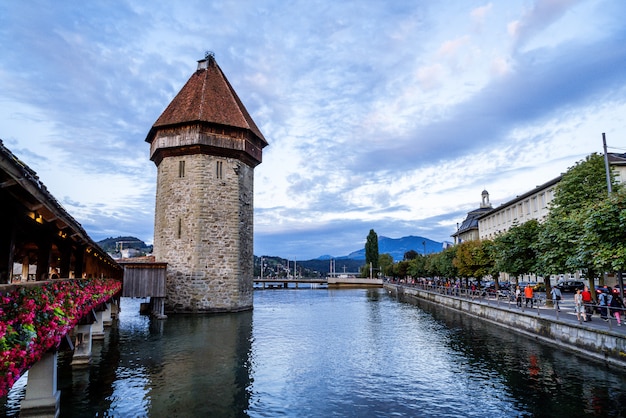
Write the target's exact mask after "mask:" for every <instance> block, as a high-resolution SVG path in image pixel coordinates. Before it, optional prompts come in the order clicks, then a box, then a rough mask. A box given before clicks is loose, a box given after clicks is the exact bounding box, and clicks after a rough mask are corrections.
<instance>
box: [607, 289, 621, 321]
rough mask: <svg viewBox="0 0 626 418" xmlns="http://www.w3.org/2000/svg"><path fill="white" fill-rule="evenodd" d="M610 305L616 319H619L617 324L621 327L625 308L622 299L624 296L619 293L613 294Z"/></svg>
mask: <svg viewBox="0 0 626 418" xmlns="http://www.w3.org/2000/svg"><path fill="white" fill-rule="evenodd" d="M609 306H611V315H612V316H614V317H615V320H616V321H617V326H618V327H621V326H622V309H624V302H623V301H622V298H621V297H619V295H612V297H611V302H610V305H609Z"/></svg>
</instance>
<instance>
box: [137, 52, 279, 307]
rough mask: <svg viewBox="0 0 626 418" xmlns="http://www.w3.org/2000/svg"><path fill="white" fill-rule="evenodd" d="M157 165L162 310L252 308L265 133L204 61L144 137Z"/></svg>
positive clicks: (210, 58) (156, 236) (212, 65)
mask: <svg viewBox="0 0 626 418" xmlns="http://www.w3.org/2000/svg"><path fill="white" fill-rule="evenodd" d="M146 141H147V142H148V143H150V159H151V160H152V161H154V163H155V164H156V166H157V187H156V189H157V190H156V205H155V223H154V256H155V259H156V261H157V262H165V263H167V273H166V291H167V296H166V300H165V311H166V312H169V313H176V312H193V313H211V312H237V311H243V310H249V309H252V300H253V259H254V256H253V192H254V189H253V186H254V167H256V166H257V165H258V164H260V163H261V153H262V149H263V148H264V147H265V146H266V145H267V142H266V140H265V138H264V137H263V134H261V132H260V130H259V129H258V127H257V126H256V124H255V123H254V121H253V120H252V118H251V117H250V115H249V113H248V111H247V110H246V109H245V107H244V105H243V104H242V102H241V100H240V99H239V97H238V96H237V94H236V93H235V91H234V89H233V88H232V86H231V85H230V83H229V82H228V80H227V79H226V77H225V75H224V73H223V72H222V70H221V69H220V67H219V66H218V65H217V63H216V61H215V58H214V57H213V56H212V55H208V56H207V57H206V58H205V59H204V60H200V61H198V69H197V71H196V72H195V73H194V74H193V75H192V76H191V78H190V79H189V81H187V83H186V84H185V86H184V87H183V88H182V90H181V91H180V92H179V93H178V94H177V95H176V97H175V98H174V99H173V100H172V102H171V103H170V104H169V106H168V107H167V108H166V109H165V111H164V112H163V113H162V114H161V116H160V117H159V118H158V119H157V121H156V122H155V124H154V125H153V126H152V129H151V130H150V133H149V134H148V136H147V138H146Z"/></svg>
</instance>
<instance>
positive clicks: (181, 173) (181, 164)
mask: <svg viewBox="0 0 626 418" xmlns="http://www.w3.org/2000/svg"><path fill="white" fill-rule="evenodd" d="M178 177H181V178H182V177H185V160H181V161H179V162H178Z"/></svg>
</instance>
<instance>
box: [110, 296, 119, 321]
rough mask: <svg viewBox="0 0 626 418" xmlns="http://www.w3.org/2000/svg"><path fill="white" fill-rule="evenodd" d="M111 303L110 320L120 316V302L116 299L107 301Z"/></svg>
mask: <svg viewBox="0 0 626 418" xmlns="http://www.w3.org/2000/svg"><path fill="white" fill-rule="evenodd" d="M109 302H110V303H111V318H117V317H119V314H120V305H119V304H120V301H119V299H117V298H113V299H111V300H110V301H109Z"/></svg>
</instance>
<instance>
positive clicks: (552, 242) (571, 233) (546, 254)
mask: <svg viewBox="0 0 626 418" xmlns="http://www.w3.org/2000/svg"><path fill="white" fill-rule="evenodd" d="M611 183H612V188H613V189H614V190H616V191H617V190H618V189H619V186H618V185H617V183H616V182H615V179H614V176H613V174H612V173H611ZM607 196H608V190H607V183H606V169H605V165H604V158H603V157H602V156H601V155H599V154H596V153H594V154H591V155H589V156H588V157H587V158H586V159H585V160H583V161H579V162H578V163H576V165H575V166H574V167H571V168H570V169H568V170H567V172H566V173H565V174H564V175H563V177H562V178H561V180H560V181H559V183H558V184H557V186H556V188H555V194H554V199H553V200H552V202H551V203H550V212H549V214H548V217H547V218H546V221H545V223H544V224H543V225H542V227H541V228H540V230H539V241H538V244H537V249H538V255H539V257H538V259H539V262H540V266H541V267H540V268H541V269H542V270H544V272H545V273H549V274H558V273H563V272H572V271H576V270H582V271H583V272H585V273H586V274H587V277H588V278H589V280H590V285H591V286H592V287H593V285H594V283H593V282H594V276H595V272H596V271H597V270H595V268H596V267H595V266H594V263H593V261H592V258H591V257H590V256H589V255H588V254H587V255H585V254H583V253H582V252H581V248H579V246H580V244H581V241H580V237H581V232H582V231H581V227H582V225H583V223H584V222H585V216H586V214H587V210H588V209H589V208H590V207H591V206H593V205H594V204H595V203H597V202H599V201H602V200H605V199H606V198H607Z"/></svg>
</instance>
